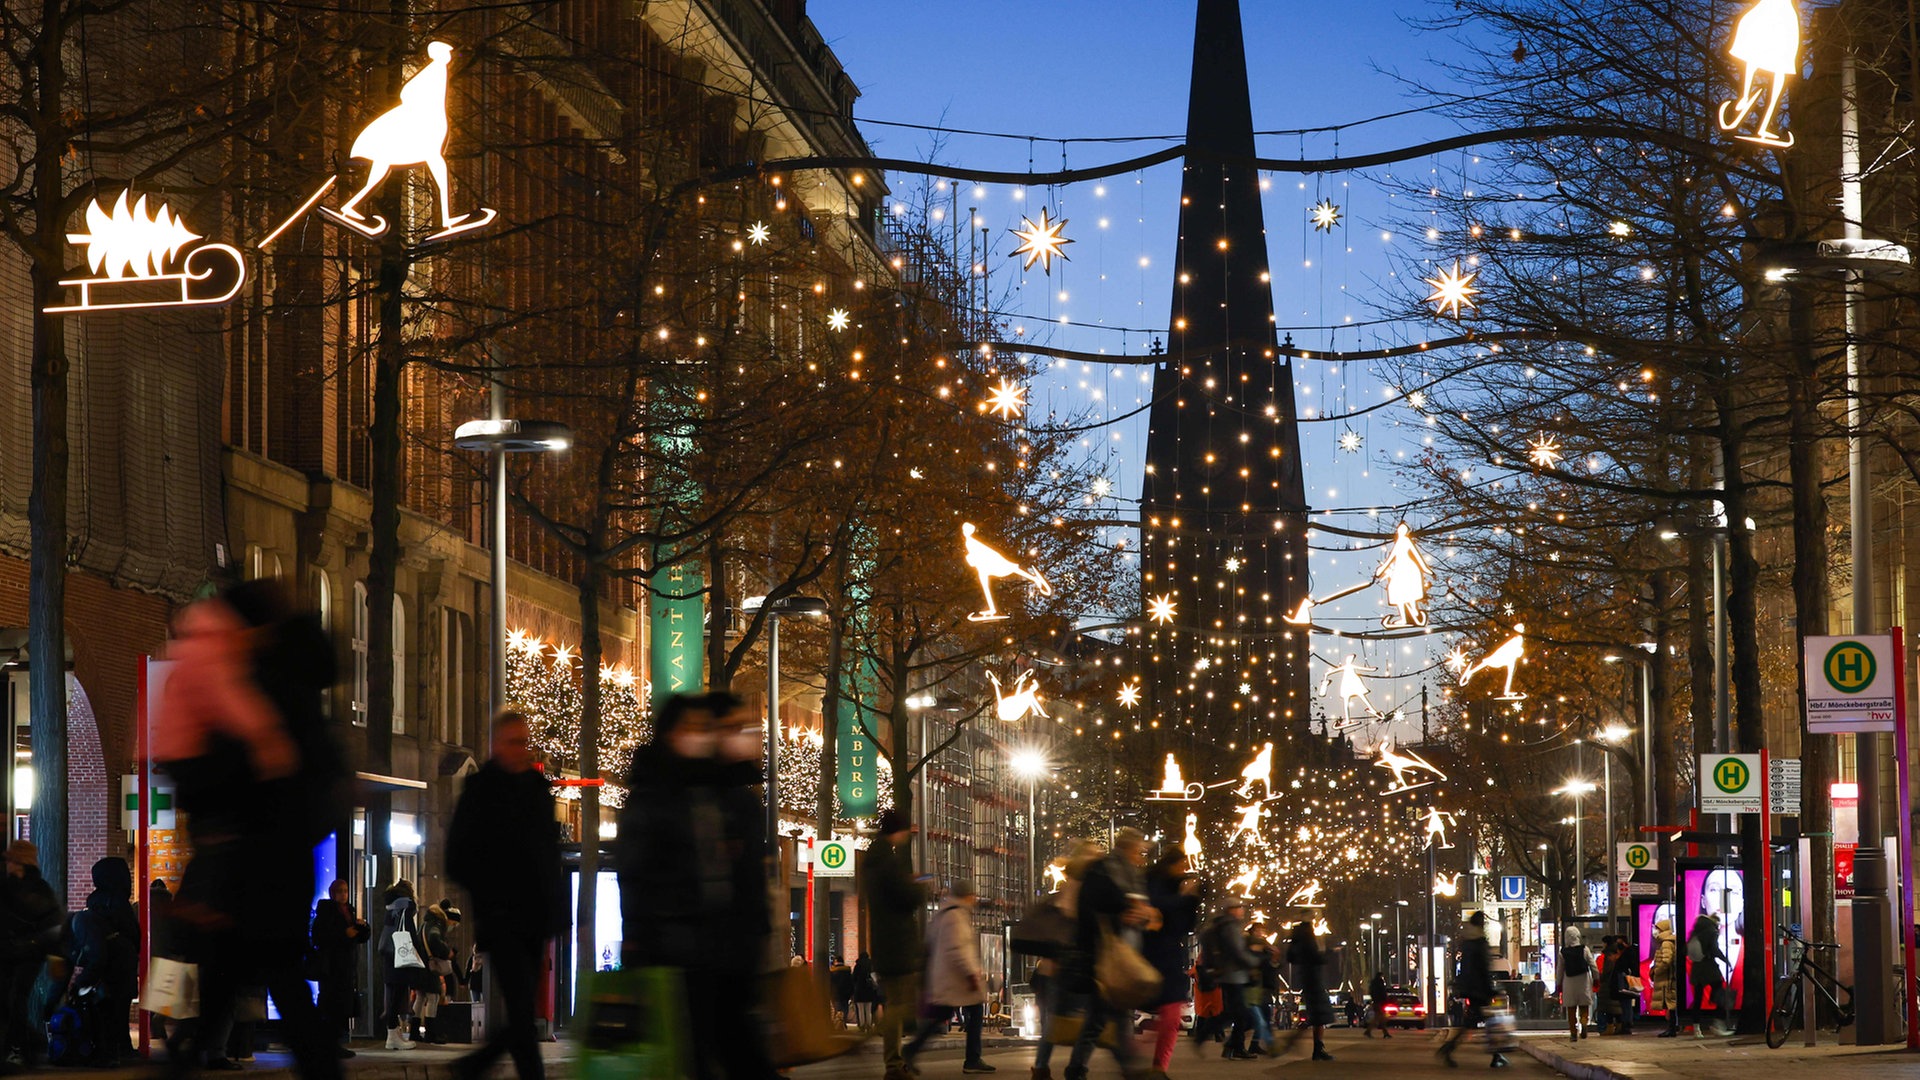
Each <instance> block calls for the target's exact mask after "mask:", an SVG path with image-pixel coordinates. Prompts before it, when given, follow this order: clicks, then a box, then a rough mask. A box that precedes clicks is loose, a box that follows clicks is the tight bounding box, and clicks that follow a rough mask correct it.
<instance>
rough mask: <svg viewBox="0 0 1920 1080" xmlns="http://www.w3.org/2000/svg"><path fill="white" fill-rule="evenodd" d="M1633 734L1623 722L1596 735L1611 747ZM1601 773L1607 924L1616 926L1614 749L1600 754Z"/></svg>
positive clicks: (1618, 907)
mask: <svg viewBox="0 0 1920 1080" xmlns="http://www.w3.org/2000/svg"><path fill="white" fill-rule="evenodd" d="M1632 734H1633V729H1632V728H1630V727H1627V726H1625V725H1623V724H1608V725H1607V726H1606V727H1604V728H1602V729H1600V731H1599V732H1597V733H1596V734H1595V736H1594V737H1595V738H1597V739H1599V740H1600V742H1601V743H1603V744H1604V745H1606V746H1609V747H1611V746H1617V745H1619V744H1620V743H1622V742H1624V741H1626V739H1627V738H1628V737H1629V736H1631V735H1632ZM1600 775H1601V780H1600V782H1601V784H1602V785H1603V786H1604V788H1605V790H1606V795H1607V810H1606V822H1607V842H1606V843H1605V844H1603V845H1601V847H1600V858H1601V860H1602V862H1603V864H1604V865H1605V866H1606V868H1607V888H1608V889H1609V890H1610V891H1609V893H1608V894H1607V925H1608V926H1610V927H1614V921H1615V919H1616V918H1617V917H1618V915H1619V913H1620V896H1619V893H1620V889H1619V884H1618V882H1616V881H1615V880H1614V875H1615V873H1616V869H1615V866H1614V860H1613V843H1614V831H1613V751H1612V750H1606V751H1603V752H1602V753H1601V755H1600ZM1614 929H1616V930H1617V929H1618V927H1614Z"/></svg>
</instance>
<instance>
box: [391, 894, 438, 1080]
mask: <svg viewBox="0 0 1920 1080" xmlns="http://www.w3.org/2000/svg"><path fill="white" fill-rule="evenodd" d="M380 896H381V899H383V900H385V901H386V902H387V906H386V913H385V917H384V918H383V919H382V920H381V922H380V985H381V988H382V990H383V991H384V1000H385V1002H386V1007H385V1008H384V1009H382V1010H381V1012H380V1021H381V1026H382V1027H384V1028H386V1031H387V1046H386V1048H387V1049H388V1050H412V1049H414V1044H413V1040H412V1039H411V1038H409V1037H408V1032H409V1031H410V1030H411V1028H412V1018H413V1015H414V995H416V994H417V993H419V992H420V988H421V986H422V984H423V983H424V982H425V976H426V956H427V945H426V939H425V938H423V937H422V936H421V934H420V905H419V903H418V902H416V901H415V900H414V896H413V882H411V881H408V880H407V879H406V878H401V879H400V880H399V881H396V882H394V883H393V884H391V885H389V886H387V887H386V889H385V890H384V891H383V892H382V893H381V894H380Z"/></svg>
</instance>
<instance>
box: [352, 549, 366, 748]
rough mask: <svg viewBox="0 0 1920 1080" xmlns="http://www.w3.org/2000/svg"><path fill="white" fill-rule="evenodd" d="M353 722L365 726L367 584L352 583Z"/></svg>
mask: <svg viewBox="0 0 1920 1080" xmlns="http://www.w3.org/2000/svg"><path fill="white" fill-rule="evenodd" d="M353 722H354V723H356V724H358V725H360V726H361V727H366V726H367V584H366V582H364V581H356V582H354V583H353Z"/></svg>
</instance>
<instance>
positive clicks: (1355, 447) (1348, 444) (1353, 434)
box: [1340, 428, 1366, 454]
mask: <svg viewBox="0 0 1920 1080" xmlns="http://www.w3.org/2000/svg"><path fill="white" fill-rule="evenodd" d="M1365 444H1366V440H1365V439H1362V438H1361V437H1360V433H1359V432H1357V431H1355V430H1353V429H1352V428H1346V429H1344V430H1343V431H1341V432H1340V449H1341V450H1343V451H1345V452H1346V453H1349V454H1357V453H1359V452H1360V447H1362V446H1364V445H1365Z"/></svg>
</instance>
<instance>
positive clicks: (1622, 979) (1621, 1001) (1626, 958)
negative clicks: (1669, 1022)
mask: <svg viewBox="0 0 1920 1080" xmlns="http://www.w3.org/2000/svg"><path fill="white" fill-rule="evenodd" d="M1627 946H1628V942H1627V939H1626V938H1625V937H1619V936H1616V937H1615V938H1614V939H1613V941H1612V942H1611V943H1609V944H1608V946H1607V962H1606V966H1605V967H1604V968H1602V969H1601V970H1602V971H1603V972H1604V973H1605V974H1604V975H1603V976H1602V979H1603V980H1604V984H1605V991H1606V998H1607V1020H1608V1023H1607V1027H1606V1028H1605V1029H1603V1030H1604V1032H1605V1033H1606V1034H1609V1035H1631V1034H1633V1000H1634V996H1635V995H1634V993H1633V988H1632V985H1631V984H1630V983H1628V982H1627V980H1628V979H1629V978H1630V977H1631V975H1632V972H1633V954H1632V953H1631V952H1630V951H1629V950H1628V947H1627Z"/></svg>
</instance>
